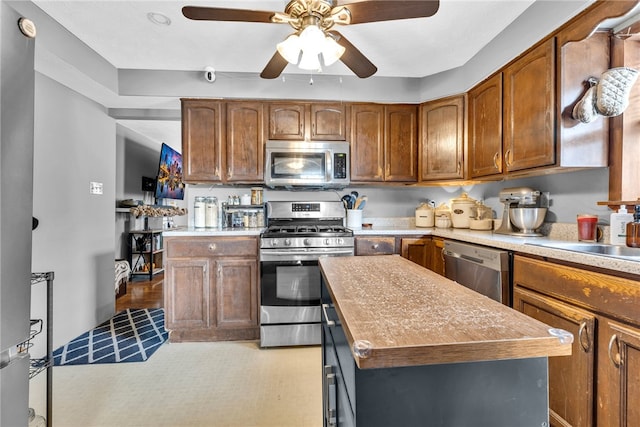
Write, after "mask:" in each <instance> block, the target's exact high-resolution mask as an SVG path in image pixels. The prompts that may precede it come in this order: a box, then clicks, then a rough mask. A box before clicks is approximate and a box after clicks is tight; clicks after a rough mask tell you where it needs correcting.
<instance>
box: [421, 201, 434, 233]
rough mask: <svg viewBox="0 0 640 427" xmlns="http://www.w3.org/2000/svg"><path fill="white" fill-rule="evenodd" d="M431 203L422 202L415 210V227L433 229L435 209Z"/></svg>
mask: <svg viewBox="0 0 640 427" xmlns="http://www.w3.org/2000/svg"><path fill="white" fill-rule="evenodd" d="M432 204H433V202H429V201H427V202H423V203H421V204H420V205H419V206H418V207H417V208H416V227H433V226H434V225H435V219H436V208H435V207H434V206H432Z"/></svg>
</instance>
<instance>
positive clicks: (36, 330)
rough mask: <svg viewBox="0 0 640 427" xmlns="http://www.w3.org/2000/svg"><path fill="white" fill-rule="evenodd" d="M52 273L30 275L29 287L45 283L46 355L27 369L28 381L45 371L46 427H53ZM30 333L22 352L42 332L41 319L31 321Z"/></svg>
mask: <svg viewBox="0 0 640 427" xmlns="http://www.w3.org/2000/svg"><path fill="white" fill-rule="evenodd" d="M53 278H54V274H53V271H49V272H46V273H31V286H33V285H37V284H39V283H42V282H46V283H47V320H46V329H47V354H46V355H45V356H44V357H42V358H35V359H31V366H30V369H29V379H31V378H33V377H35V376H36V375H38V374H39V373H40V372H42V371H44V370H46V371H47V385H46V387H47V417H46V418H47V427H49V426H51V425H53V422H52V419H53V418H52V416H53V370H51V369H49V368H51V367H52V366H53ZM30 327H31V332H30V334H29V339H28V340H27V341H25V342H24V343H22V344H21V345H20V347H22V351H27V350H28V349H29V348H30V347H31V346H32V345H33V344H32V343H31V340H32V339H33V338H34V337H35V336H36V335H38V334H40V333H41V332H42V329H43V321H42V319H32V320H31V326H30Z"/></svg>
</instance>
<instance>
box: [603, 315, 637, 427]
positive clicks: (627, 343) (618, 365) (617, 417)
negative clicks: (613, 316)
mask: <svg viewBox="0 0 640 427" xmlns="http://www.w3.org/2000/svg"><path fill="white" fill-rule="evenodd" d="M598 344H599V346H598V386H597V390H598V393H597V396H598V402H597V413H598V420H597V421H598V422H597V425H598V426H608V427H614V426H616V427H618V426H619V427H623V426H624V427H632V426H639V425H640V328H638V327H633V326H628V325H623V324H621V323H618V322H614V321H612V320H609V319H605V318H603V319H602V322H601V328H600V339H599V342H598Z"/></svg>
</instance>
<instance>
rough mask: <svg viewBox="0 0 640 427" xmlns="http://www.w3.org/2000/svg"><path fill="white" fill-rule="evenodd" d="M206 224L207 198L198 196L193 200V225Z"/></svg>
mask: <svg viewBox="0 0 640 427" xmlns="http://www.w3.org/2000/svg"><path fill="white" fill-rule="evenodd" d="M206 225H207V224H206V198H205V197H202V196H197V197H196V198H195V199H194V202H193V226H194V227H196V228H204V227H206Z"/></svg>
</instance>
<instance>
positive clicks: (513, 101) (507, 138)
mask: <svg viewBox="0 0 640 427" xmlns="http://www.w3.org/2000/svg"><path fill="white" fill-rule="evenodd" d="M554 43H555V40H554V39H550V40H548V41H546V42H544V43H543V44H541V45H539V46H538V47H536V48H534V49H533V50H532V51H530V52H528V53H527V54H525V55H523V56H522V57H521V58H519V59H518V60H517V61H516V62H514V63H513V64H511V65H510V66H508V67H507V68H506V69H505V71H504V149H505V152H504V161H505V164H506V167H507V171H508V172H511V171H518V170H522V169H530V168H535V167H540V166H549V165H553V164H554V162H555V154H556V153H555V135H554V129H555V127H554V124H555V68H554V66H555V57H554V54H555V44H554Z"/></svg>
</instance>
